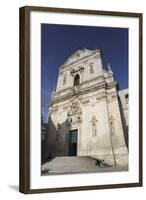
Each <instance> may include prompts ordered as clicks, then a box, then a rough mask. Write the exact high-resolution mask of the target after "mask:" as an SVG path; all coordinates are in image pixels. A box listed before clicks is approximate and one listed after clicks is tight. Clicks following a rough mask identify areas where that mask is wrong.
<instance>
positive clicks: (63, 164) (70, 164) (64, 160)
mask: <svg viewBox="0 0 146 200" xmlns="http://www.w3.org/2000/svg"><path fill="white" fill-rule="evenodd" d="M68 168H69V169H71V170H77V169H81V168H82V169H86V168H87V169H89V168H91V169H94V168H96V165H95V160H94V159H92V158H90V157H87V156H70V157H56V158H54V159H52V160H51V161H50V162H48V163H45V164H44V165H43V166H42V170H47V169H48V170H54V171H57V170H67V169H68Z"/></svg>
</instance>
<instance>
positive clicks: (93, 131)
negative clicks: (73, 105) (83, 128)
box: [91, 115, 98, 136]
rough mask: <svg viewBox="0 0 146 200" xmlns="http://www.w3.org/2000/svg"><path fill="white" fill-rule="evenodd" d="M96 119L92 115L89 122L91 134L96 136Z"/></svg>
mask: <svg viewBox="0 0 146 200" xmlns="http://www.w3.org/2000/svg"><path fill="white" fill-rule="evenodd" d="M97 122H98V120H96V117H95V115H93V116H92V120H91V124H92V136H96V134H97V128H96V124H97Z"/></svg>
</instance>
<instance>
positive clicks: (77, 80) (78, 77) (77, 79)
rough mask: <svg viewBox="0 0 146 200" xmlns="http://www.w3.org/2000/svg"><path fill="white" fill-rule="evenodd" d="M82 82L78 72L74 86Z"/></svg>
mask: <svg viewBox="0 0 146 200" xmlns="http://www.w3.org/2000/svg"><path fill="white" fill-rule="evenodd" d="M79 84H80V76H79V75H78V74H76V75H75V77H74V86H77V85H79Z"/></svg>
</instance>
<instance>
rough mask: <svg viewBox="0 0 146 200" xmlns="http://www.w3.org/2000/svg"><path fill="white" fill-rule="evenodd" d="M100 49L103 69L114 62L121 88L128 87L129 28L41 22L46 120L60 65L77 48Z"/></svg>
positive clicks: (113, 68)
mask: <svg viewBox="0 0 146 200" xmlns="http://www.w3.org/2000/svg"><path fill="white" fill-rule="evenodd" d="M84 48H87V49H91V50H93V49H95V48H100V49H101V51H102V54H103V57H102V59H103V68H104V69H106V68H107V63H111V65H112V70H113V72H114V77H115V80H116V81H118V83H119V86H120V89H124V88H127V87H128V29H126V28H107V27H93V26H73V25H55V24H42V25H41V107H43V111H42V115H43V119H44V121H45V122H46V121H47V115H48V103H49V101H50V95H51V92H52V90H53V88H54V87H55V86H56V82H57V76H58V68H59V66H60V65H61V64H63V63H64V62H65V61H66V59H67V58H68V57H69V56H71V55H72V54H73V53H74V52H75V51H77V50H78V49H84Z"/></svg>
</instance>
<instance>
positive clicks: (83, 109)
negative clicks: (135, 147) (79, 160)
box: [47, 49, 128, 165]
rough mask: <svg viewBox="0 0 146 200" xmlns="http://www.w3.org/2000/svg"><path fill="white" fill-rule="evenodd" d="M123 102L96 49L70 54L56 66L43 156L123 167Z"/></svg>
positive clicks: (126, 111)
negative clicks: (90, 159)
mask: <svg viewBox="0 0 146 200" xmlns="http://www.w3.org/2000/svg"><path fill="white" fill-rule="evenodd" d="M123 96H124V93H122V92H120V91H119V92H118V91H117V82H116V81H115V80H114V77H113V72H112V69H111V67H110V65H108V66H107V70H105V69H103V66H102V59H101V52H100V49H96V50H88V49H83V50H78V51H77V52H75V53H74V54H73V55H72V56H70V57H69V58H68V60H67V61H66V62H65V63H64V64H63V65H62V66H60V68H59V74H58V81H57V87H56V89H54V91H53V92H52V98H51V101H50V103H49V120H48V137H47V141H48V148H49V149H48V151H49V152H51V153H52V154H53V155H54V156H75V155H77V156H90V157H93V158H99V159H104V160H105V161H106V162H108V163H110V164H113V165H114V164H115V165H125V164H128V150H127V145H126V143H125V124H123V119H125V121H126V124H127V125H128V109H127V110H124V112H123V103H122V102H123V101H124V100H123ZM121 99H122V100H121ZM119 101H120V102H119ZM127 108H128V107H127ZM121 112H122V113H121ZM123 113H124V114H123ZM126 113H127V114H126Z"/></svg>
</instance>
